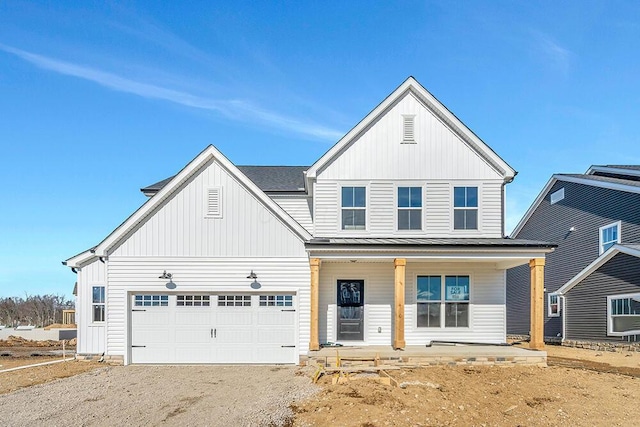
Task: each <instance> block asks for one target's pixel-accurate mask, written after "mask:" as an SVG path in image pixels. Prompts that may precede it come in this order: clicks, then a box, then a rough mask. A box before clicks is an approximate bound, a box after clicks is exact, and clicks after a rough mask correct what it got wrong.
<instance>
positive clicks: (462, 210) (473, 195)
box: [453, 187, 478, 230]
mask: <svg viewBox="0 0 640 427" xmlns="http://www.w3.org/2000/svg"><path fill="white" fill-rule="evenodd" d="M453 228H454V230H477V229H478V187H454V188H453Z"/></svg>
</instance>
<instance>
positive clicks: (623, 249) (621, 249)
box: [555, 244, 640, 295]
mask: <svg viewBox="0 0 640 427" xmlns="http://www.w3.org/2000/svg"><path fill="white" fill-rule="evenodd" d="M619 253H623V254H627V255H631V256H634V257H636V258H640V247H630V246H624V245H619V244H615V245H613V246H611V247H610V248H609V249H608V250H607V251H606V252H605V253H603V254H602V255H600V256H599V257H598V258H596V259H595V260H594V261H593V262H592V263H591V264H589V265H588V266H586V267H585V268H584V269H583V270H582V271H581V272H580V273H578V274H576V275H575V276H573V278H572V279H571V280H569V281H568V282H567V283H565V284H564V285H562V286H561V287H560V289H558V290H557V291H555V293H556V294H559V295H565V294H566V293H567V292H569V291H570V290H571V289H573V287H574V286H576V285H577V284H578V283H580V282H582V281H583V280H584V279H586V278H587V277H589V276H590V275H591V273H593V272H594V271H596V270H597V269H598V268H600V267H602V265H604V264H605V263H606V262H607V261H609V260H610V259H611V258H613V257H614V256H616V255H617V254H619Z"/></svg>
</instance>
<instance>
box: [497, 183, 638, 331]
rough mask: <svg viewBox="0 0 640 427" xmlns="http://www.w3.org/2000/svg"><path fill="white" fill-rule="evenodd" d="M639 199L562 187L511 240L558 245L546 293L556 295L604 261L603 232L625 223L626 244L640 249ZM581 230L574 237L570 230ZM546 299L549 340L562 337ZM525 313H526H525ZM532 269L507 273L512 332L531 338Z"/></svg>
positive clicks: (548, 270)
mask: <svg viewBox="0 0 640 427" xmlns="http://www.w3.org/2000/svg"><path fill="white" fill-rule="evenodd" d="M562 187H564V189H565V190H564V191H565V198H564V199H563V200H561V201H560V202H558V203H555V204H553V205H552V204H551V203H550V200H549V198H550V195H551V194H552V193H553V192H555V191H556V190H559V189H560V188H562ZM639 206H640V194H635V193H626V192H622V191H618V190H610V189H606V188H597V187H592V186H588V185H583V184H577V183H571V182H564V181H557V182H556V183H555V184H554V185H553V186H552V188H551V189H550V190H549V192H548V193H547V194H546V195H545V198H544V200H542V202H541V203H540V205H539V206H538V208H537V209H536V210H535V212H534V213H533V215H531V217H530V218H529V220H528V221H527V223H526V224H525V225H524V227H523V228H522V230H520V232H519V233H518V234H517V235H514V236H512V237H514V238H519V239H533V240H542V241H548V242H553V243H556V244H557V245H558V247H557V249H556V250H555V251H554V252H552V253H550V254H548V255H547V257H546V260H547V261H546V266H545V288H546V289H547V293H549V292H554V291H556V290H557V289H558V288H560V287H561V286H562V285H564V284H565V283H566V282H568V281H569V280H570V279H571V278H572V277H573V276H575V275H576V274H578V273H579V272H580V271H581V270H582V269H584V268H585V267H586V266H587V265H589V264H590V263H591V262H592V261H593V260H594V259H596V258H597V257H598V256H599V249H598V245H599V228H600V227H602V226H603V225H608V224H611V223H613V222H615V221H621V222H622V230H621V235H622V243H640V209H639V208H638V207H639ZM571 227H575V228H576V230H575V231H573V232H571V233H569V229H570V228H571ZM546 297H547V296H546V294H545V332H544V333H545V336H551V337H554V336H557V335H558V334H559V333H561V332H562V323H561V320H560V318H557V317H552V318H549V317H547V313H546V309H547V307H546ZM525 308H526V310H525ZM528 308H529V267H528V266H521V267H516V268H513V269H510V270H508V272H507V332H508V333H509V334H528V333H529V310H528Z"/></svg>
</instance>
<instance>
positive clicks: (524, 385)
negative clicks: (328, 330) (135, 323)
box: [0, 343, 640, 427]
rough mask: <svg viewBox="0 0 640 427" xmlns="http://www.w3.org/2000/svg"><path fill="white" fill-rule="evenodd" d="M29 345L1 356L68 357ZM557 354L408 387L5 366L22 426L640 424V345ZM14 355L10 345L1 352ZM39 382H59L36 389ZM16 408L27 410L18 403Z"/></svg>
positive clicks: (443, 371) (233, 371) (295, 374)
mask: <svg viewBox="0 0 640 427" xmlns="http://www.w3.org/2000/svg"><path fill="white" fill-rule="evenodd" d="M26 344H27V345H25V346H24V347H15V346H14V348H13V349H11V352H13V353H14V354H18V356H17V357H12V356H1V357H0V365H3V366H2V367H0V370H2V369H7V368H9V367H13V366H17V365H20V364H27V363H37V362H40V361H45V360H53V359H59V358H60V356H58V355H50V356H43V355H42V354H43V352H45V353H46V352H47V351H50V350H53V351H55V350H57V347H55V346H53V347H49V348H46V349H44V350H43V348H42V347H33V346H29V345H28V344H29V343H26ZM546 350H547V352H548V354H549V365H550V366H549V367H548V368H539V367H447V366H440V367H428V368H420V369H404V370H389V371H388V373H389V374H390V375H391V376H392V377H393V378H394V379H395V380H396V381H397V382H398V384H399V385H400V386H401V387H396V386H387V385H381V384H378V383H376V382H374V381H373V380H371V379H370V378H369V379H366V378H365V379H357V380H355V381H352V382H350V383H348V384H341V385H332V384H331V377H330V376H325V377H322V378H321V379H320V382H319V386H320V387H319V388H315V387H313V386H311V385H310V384H309V380H308V378H309V377H310V376H311V374H312V373H313V369H311V368H310V367H307V368H290V367H288V368H278V367H233V368H230V367H227V368H225V367H214V366H193V367H170V366H167V367H158V366H156V367H153V366H138V367H119V366H115V367H104V364H99V363H95V362H94V363H90V362H76V361H72V362H65V363H58V364H54V365H47V366H41V367H35V368H28V369H23V370H20V371H14V372H7V373H0V394H1V396H0V419H2V420H4V421H8V420H11V425H33V424H34V423H35V424H38V422H39V421H42V420H44V419H47V420H49V421H51V422H53V424H55V425H59V424H63V423H66V422H70V423H71V424H83V425H102V424H104V423H105V422H106V421H109V422H111V421H113V422H117V423H126V424H130V425H143V424H148V423H152V424H157V423H161V424H163V425H185V424H184V423H185V422H186V423H187V425H220V424H217V423H218V422H219V421H220V422H222V421H224V423H226V424H227V425H229V424H228V423H229V422H231V421H232V420H233V422H240V423H241V424H242V422H245V421H246V422H249V421H250V424H251V425H294V426H324V425H341V426H359V427H365V426H366V427H372V426H420V425H423V426H427V425H428V426H432V425H434V426H483V425H484V426H515V425H526V426H551V425H554V426H555V425H567V426H583V425H584V426H599V425H603V426H604V425H607V426H610V425H635V424H637V409H636V408H637V402H640V352H635V353H630V352H620V353H613V352H596V351H591V350H582V349H571V348H566V347H559V346H547V348H546ZM8 352H9V350H8V349H7V348H6V347H2V346H1V345H0V355H2V354H8ZM31 354H37V355H38V356H30V355H31ZM86 371H89V372H86ZM83 372H84V373H83ZM80 373H83V374H81V375H77V374H80ZM69 376H72V378H65V379H63V380H60V381H55V380H56V379H60V378H64V377H69ZM39 383H47V384H42V385H39V386H35V387H31V386H32V385H34V384H39ZM304 383H307V384H309V385H308V386H305V385H304ZM283 386H284V388H283ZM16 389H21V390H17V391H15V390H16ZM157 390H162V391H163V392H162V393H161V395H162V396H159V395H158V393H157ZM314 392H315V394H314ZM69 393H73V396H72V395H69ZM61 396H65V398H61ZM44 403H46V405H44V406H48V405H51V408H50V409H51V410H50V411H49V412H47V413H42V412H41V411H42V410H43V409H42V408H43V404H44ZM15 405H20V406H21V407H22V408H23V409H21V411H20V412H19V413H16V412H15V409H11V410H10V409H9V408H15ZM289 405H291V409H292V410H293V412H291V411H289V410H288V409H287V407H288V406H289ZM113 408H117V411H115V413H114V412H113ZM141 408H144V409H141ZM8 411H10V412H8ZM212 411H213V412H212ZM212 414H217V415H215V416H214V415H212ZM97 416H101V417H103V418H96V417H97ZM7 417H10V418H7ZM43 417H44V418H43ZM87 417H88V418H87ZM104 417H108V419H105V418H104ZM114 417H115V418H114ZM109 422H107V424H108V423H109ZM233 422H232V424H233Z"/></svg>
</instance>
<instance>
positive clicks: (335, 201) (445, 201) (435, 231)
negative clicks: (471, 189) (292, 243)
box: [313, 180, 502, 238]
mask: <svg viewBox="0 0 640 427" xmlns="http://www.w3.org/2000/svg"><path fill="white" fill-rule="evenodd" d="M342 186H365V187H366V189H367V190H366V192H367V206H366V209H367V217H366V218H367V220H366V230H342V229H341V221H342V219H341V187H342ZM398 186H422V187H423V198H422V206H423V208H422V215H423V224H424V227H423V230H419V231H415V230H413V231H407V230H402V231H398V230H397V209H398V207H397V201H396V200H397V197H396V192H397V187H398ZM455 186H476V187H478V195H479V197H478V198H479V202H478V204H479V206H478V225H479V229H478V230H454V229H453V188H454V187H455ZM501 192H502V181H500V180H494V181H456V180H448V181H428V180H412V181H406V182H405V181H346V182H341V181H327V180H322V181H318V182H317V183H316V184H315V201H314V203H315V212H316V216H315V221H314V227H315V228H314V232H313V234H314V236H316V237H333V236H350V237H357V236H361V237H364V236H366V237H390V236H402V237H434V238H446V237H487V238H489V237H492V238H499V237H502V195H501Z"/></svg>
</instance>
